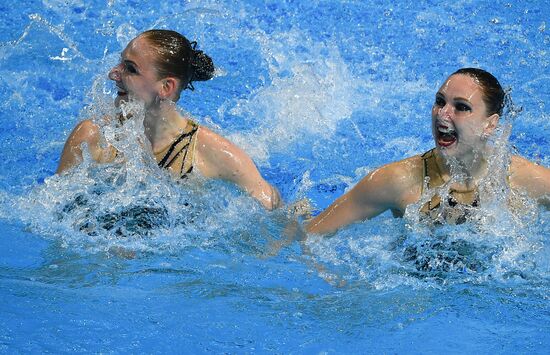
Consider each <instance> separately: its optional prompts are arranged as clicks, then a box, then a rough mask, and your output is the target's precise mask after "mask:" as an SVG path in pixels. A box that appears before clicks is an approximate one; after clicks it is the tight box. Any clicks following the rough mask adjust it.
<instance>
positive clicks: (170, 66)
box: [140, 29, 214, 95]
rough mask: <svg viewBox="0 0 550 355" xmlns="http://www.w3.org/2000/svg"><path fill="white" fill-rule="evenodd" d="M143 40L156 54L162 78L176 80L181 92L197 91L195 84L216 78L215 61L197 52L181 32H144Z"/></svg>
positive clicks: (193, 43) (155, 30)
mask: <svg viewBox="0 0 550 355" xmlns="http://www.w3.org/2000/svg"><path fill="white" fill-rule="evenodd" d="M140 37H143V38H144V39H146V40H147V42H148V43H149V45H151V46H152V47H153V48H154V50H155V51H156V53H155V64H156V70H157V73H158V76H159V78H166V77H175V78H178V79H179V80H180V82H181V83H180V88H179V90H178V93H179V92H180V91H181V90H184V89H191V90H193V89H194V88H193V84H192V82H193V81H205V80H209V79H212V77H213V76H214V63H213V62H212V59H211V58H210V57H209V56H208V55H206V54H204V53H203V52H202V51H199V50H196V49H195V46H196V42H189V40H188V39H187V38H185V37H184V36H183V35H181V34H179V33H178V32H176V31H171V30H157V29H153V30H148V31H145V32H143V33H142V34H141V35H140ZM178 95H179V94H178Z"/></svg>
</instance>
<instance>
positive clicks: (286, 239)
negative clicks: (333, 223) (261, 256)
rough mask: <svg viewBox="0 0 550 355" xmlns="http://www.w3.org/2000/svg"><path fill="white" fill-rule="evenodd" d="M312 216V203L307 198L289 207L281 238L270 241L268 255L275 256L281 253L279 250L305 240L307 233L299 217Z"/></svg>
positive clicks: (308, 217)
mask: <svg viewBox="0 0 550 355" xmlns="http://www.w3.org/2000/svg"><path fill="white" fill-rule="evenodd" d="M300 218H301V219H306V220H307V219H310V218H311V203H310V201H309V200H308V199H307V198H303V199H301V200H298V201H296V202H294V203H292V204H291V205H289V206H288V207H287V214H286V216H285V220H284V221H282V223H285V227H284V229H283V233H282V236H281V239H278V240H272V241H270V242H269V245H268V248H267V253H266V256H267V257H271V256H275V255H277V254H279V251H280V250H281V249H282V248H284V247H286V246H289V245H290V244H292V243H293V242H294V241H303V240H305V239H306V237H307V234H306V232H305V231H304V229H303V228H302V224H301V223H300V221H299V219H300Z"/></svg>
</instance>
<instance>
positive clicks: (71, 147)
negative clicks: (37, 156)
mask: <svg viewBox="0 0 550 355" xmlns="http://www.w3.org/2000/svg"><path fill="white" fill-rule="evenodd" d="M100 139H101V134H100V131H99V127H98V126H97V125H95V124H94V123H93V122H92V121H91V120H84V121H82V122H80V123H79V124H78V125H77V126H76V127H75V128H74V130H73V131H72V133H71V134H70V136H69V138H67V141H66V142H65V146H64V147H63V152H62V153H61V159H60V161H59V166H58V167H57V171H56V174H60V173H62V172H63V171H65V170H67V169H70V168H72V167H73V166H75V165H78V164H80V163H81V162H82V143H86V144H87V145H88V149H89V150H90V154H91V156H92V158H93V159H94V160H95V161H96V162H99V163H106V162H110V161H112V160H113V159H114V157H115V152H116V151H115V149H114V148H113V147H112V146H108V147H107V148H102V147H101V146H100Z"/></svg>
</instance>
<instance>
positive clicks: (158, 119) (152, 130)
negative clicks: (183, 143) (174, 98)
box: [143, 103, 187, 153]
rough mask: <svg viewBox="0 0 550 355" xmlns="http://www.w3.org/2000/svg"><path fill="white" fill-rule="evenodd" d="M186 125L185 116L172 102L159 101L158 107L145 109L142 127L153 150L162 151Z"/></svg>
mask: <svg viewBox="0 0 550 355" xmlns="http://www.w3.org/2000/svg"><path fill="white" fill-rule="evenodd" d="M186 126H187V118H186V117H184V116H182V115H181V114H180V113H179V112H178V110H177V108H176V106H175V104H174V103H161V104H160V105H159V107H157V108H154V109H149V110H147V113H146V114H145V119H144V120H143V127H144V129H145V136H146V137H147V139H149V142H150V143H151V147H152V148H153V152H155V153H157V152H159V151H162V150H163V149H164V147H166V146H167V145H169V144H170V143H171V142H172V141H173V140H174V139H175V138H176V137H177V136H178V135H179V134H180V133H181V132H182V130H183V129H184V128H185V127H186Z"/></svg>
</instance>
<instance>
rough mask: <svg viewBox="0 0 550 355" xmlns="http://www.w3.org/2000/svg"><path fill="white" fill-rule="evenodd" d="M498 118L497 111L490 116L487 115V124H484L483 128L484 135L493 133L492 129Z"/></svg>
mask: <svg viewBox="0 0 550 355" xmlns="http://www.w3.org/2000/svg"><path fill="white" fill-rule="evenodd" d="M499 118H500V116H499V115H498V113H494V114H492V115H491V116H489V118H488V119H487V125H486V126H485V129H484V130H483V134H484V135H486V136H490V135H491V134H492V133H493V131H494V130H495V129H496V128H497V126H498V120H499Z"/></svg>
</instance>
